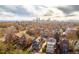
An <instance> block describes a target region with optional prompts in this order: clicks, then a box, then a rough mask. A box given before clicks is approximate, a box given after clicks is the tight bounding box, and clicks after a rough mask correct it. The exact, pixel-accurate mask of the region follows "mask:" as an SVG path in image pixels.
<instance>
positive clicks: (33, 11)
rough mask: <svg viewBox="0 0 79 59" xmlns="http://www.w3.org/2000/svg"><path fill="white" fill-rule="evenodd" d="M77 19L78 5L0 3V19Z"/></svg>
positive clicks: (78, 14) (78, 13)
mask: <svg viewBox="0 0 79 59" xmlns="http://www.w3.org/2000/svg"><path fill="white" fill-rule="evenodd" d="M45 16H46V17H49V16H51V17H54V18H57V19H58V20H59V19H60V20H62V19H68V20H69V19H78V18H79V17H78V16H79V5H62V6H60V5H58V6H57V5H55V6H52V5H51V6H47V5H0V20H23V19H24V20H29V19H31V18H32V17H45Z"/></svg>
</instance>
